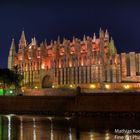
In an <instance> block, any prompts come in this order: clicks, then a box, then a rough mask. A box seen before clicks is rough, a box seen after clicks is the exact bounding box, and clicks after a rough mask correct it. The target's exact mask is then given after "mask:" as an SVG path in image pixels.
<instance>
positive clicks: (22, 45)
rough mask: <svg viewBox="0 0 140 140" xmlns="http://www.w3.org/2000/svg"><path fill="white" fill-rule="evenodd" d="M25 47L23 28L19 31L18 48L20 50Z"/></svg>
mask: <svg viewBox="0 0 140 140" xmlns="http://www.w3.org/2000/svg"><path fill="white" fill-rule="evenodd" d="M25 47H26V38H25V33H24V30H23V31H22V33H21V37H20V40H19V50H21V49H23V48H25Z"/></svg>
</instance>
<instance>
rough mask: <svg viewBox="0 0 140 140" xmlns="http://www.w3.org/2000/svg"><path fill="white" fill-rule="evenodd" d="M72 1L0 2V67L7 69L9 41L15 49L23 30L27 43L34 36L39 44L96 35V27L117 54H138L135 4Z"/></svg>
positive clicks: (139, 15)
mask: <svg viewBox="0 0 140 140" xmlns="http://www.w3.org/2000/svg"><path fill="white" fill-rule="evenodd" d="M75 1H76V0H75ZM75 1H74V0H71V1H62V0H61V1H55V0H52V1H51V0H50V1H45V0H44V1H43V0H40V1H35V0H34V1H33V0H29V1H27V0H24V1H0V67H2V68H4V67H7V57H8V53H9V48H10V45H11V40H12V38H15V41H16V44H17V45H18V40H19V38H20V34H21V31H22V29H23V28H24V31H25V35H26V39H27V41H28V42H30V40H31V37H33V36H34V35H35V36H36V39H37V40H38V42H39V43H40V42H41V41H44V40H45V39H47V40H48V41H50V40H51V39H52V40H54V39H57V36H58V35H60V37H61V38H63V37H66V38H69V39H72V36H73V35H74V36H76V37H78V38H82V37H83V35H84V34H85V35H89V36H92V35H93V33H94V32H95V33H96V34H97V35H98V32H99V28H100V27H102V28H103V29H104V30H105V29H106V28H107V29H108V31H109V32H110V34H111V36H112V37H113V39H114V40H115V44H116V47H117V49H118V52H124V51H125V52H128V51H136V52H140V3H139V2H136V1H131V2H130V1H129V2H128V1H126V0H124V1H123V0H118V1H117V2H114V1H112V2H111V1H109V0H106V1H101V0H98V1H96V0H92V1H90V0H86V1H80V0H77V1H76V2H75ZM17 47H18V46H17Z"/></svg>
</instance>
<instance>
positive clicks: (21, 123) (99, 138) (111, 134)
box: [0, 115, 140, 140]
mask: <svg viewBox="0 0 140 140" xmlns="http://www.w3.org/2000/svg"><path fill="white" fill-rule="evenodd" d="M128 122H129V123H128ZM139 123H140V120H139V119H121V118H120V119H110V118H108V119H107V118H106V119H105V118H62V117H46V116H40V117H38V116H28V115H23V116H18V115H5V116H0V140H113V139H125V140H131V139H132V138H135V140H136V139H138V138H139V139H140V133H135V134H133V133H129V134H128V133H117V132H115V129H118V130H121V129H124V130H133V129H137V130H140V125H139ZM137 132H140V131H137Z"/></svg>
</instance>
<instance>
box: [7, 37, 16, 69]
mask: <svg viewBox="0 0 140 140" xmlns="http://www.w3.org/2000/svg"><path fill="white" fill-rule="evenodd" d="M15 54H16V47H15V41H14V39H12V43H11V47H10V50H9V56H8V68H9V69H13V66H14V59H15Z"/></svg>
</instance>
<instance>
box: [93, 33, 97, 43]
mask: <svg viewBox="0 0 140 140" xmlns="http://www.w3.org/2000/svg"><path fill="white" fill-rule="evenodd" d="M93 42H94V43H95V42H96V35H95V33H94V35H93Z"/></svg>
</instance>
